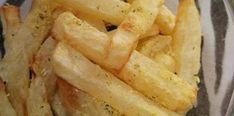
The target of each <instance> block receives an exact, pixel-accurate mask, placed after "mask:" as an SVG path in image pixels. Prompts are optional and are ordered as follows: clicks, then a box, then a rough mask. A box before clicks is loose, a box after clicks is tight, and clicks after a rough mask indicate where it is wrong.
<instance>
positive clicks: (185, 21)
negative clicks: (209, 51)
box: [173, 0, 201, 87]
mask: <svg viewBox="0 0 234 116" xmlns="http://www.w3.org/2000/svg"><path fill="white" fill-rule="evenodd" d="M173 50H174V53H175V56H174V57H175V60H176V72H177V74H178V76H179V77H181V78H183V79H184V80H186V81H188V82H189V83H190V84H192V85H193V86H194V87H197V79H196V78H194V77H196V75H197V74H198V71H199V69H200V53H201V23H200V17H199V13H198V10H197V8H196V5H195V2H194V0H182V1H181V2H180V4H179V8H178V13H177V19H176V26H175V29H174V31H173Z"/></svg>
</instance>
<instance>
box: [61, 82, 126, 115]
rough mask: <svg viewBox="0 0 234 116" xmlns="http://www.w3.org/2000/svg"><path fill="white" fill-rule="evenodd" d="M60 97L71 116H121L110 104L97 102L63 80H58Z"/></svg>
mask: <svg viewBox="0 0 234 116" xmlns="http://www.w3.org/2000/svg"><path fill="white" fill-rule="evenodd" d="M57 83H58V88H59V89H58V91H59V96H60V98H61V99H62V102H63V104H64V106H65V107H66V109H67V111H68V112H69V115H70V116H121V115H123V114H120V113H119V112H118V111H116V110H115V109H113V107H112V106H110V105H109V104H107V103H105V102H103V101H100V100H97V99H95V98H94V97H92V96H90V95H88V94H87V93H85V92H83V91H81V90H79V89H76V88H75V87H73V86H72V85H70V84H68V83H67V82H66V81H64V80H62V79H58V81H57Z"/></svg>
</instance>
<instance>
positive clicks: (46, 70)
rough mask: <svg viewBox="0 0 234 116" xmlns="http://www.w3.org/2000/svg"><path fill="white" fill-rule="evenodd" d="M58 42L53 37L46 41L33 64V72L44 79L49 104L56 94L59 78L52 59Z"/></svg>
mask: <svg viewBox="0 0 234 116" xmlns="http://www.w3.org/2000/svg"><path fill="white" fill-rule="evenodd" d="M56 44H57V42H56V41H55V40H53V39H52V38H51V37H49V38H48V39H46V40H45V42H44V43H43V44H42V45H41V47H40V49H39V50H38V52H37V54H36V56H35V58H34V59H35V61H34V63H33V71H34V73H35V74H36V76H38V77H39V78H42V79H43V81H44V84H45V88H46V95H47V99H48V101H49V103H50V102H51V101H52V98H53V96H54V93H55V88H56V79H57V76H56V75H55V73H54V70H53V67H52V64H51V57H52V53H53V50H54V49H55V47H56Z"/></svg>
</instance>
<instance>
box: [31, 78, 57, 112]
mask: <svg viewBox="0 0 234 116" xmlns="http://www.w3.org/2000/svg"><path fill="white" fill-rule="evenodd" d="M27 112H28V116H53V114H52V111H51V109H50V104H49V102H48V101H47V95H46V88H45V83H44V80H43V78H41V77H36V78H34V79H32V82H31V84H30V88H29V95H28V98H27Z"/></svg>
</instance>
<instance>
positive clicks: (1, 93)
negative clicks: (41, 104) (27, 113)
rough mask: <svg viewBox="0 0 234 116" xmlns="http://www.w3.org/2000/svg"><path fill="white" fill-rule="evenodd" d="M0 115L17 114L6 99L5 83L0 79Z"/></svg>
mask: <svg viewBox="0 0 234 116" xmlns="http://www.w3.org/2000/svg"><path fill="white" fill-rule="evenodd" d="M0 116H17V115H16V112H15V110H14V108H13V107H12V105H11V103H10V101H9V100H8V95H7V93H6V91H5V85H4V83H3V81H2V80H1V79H0Z"/></svg>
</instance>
